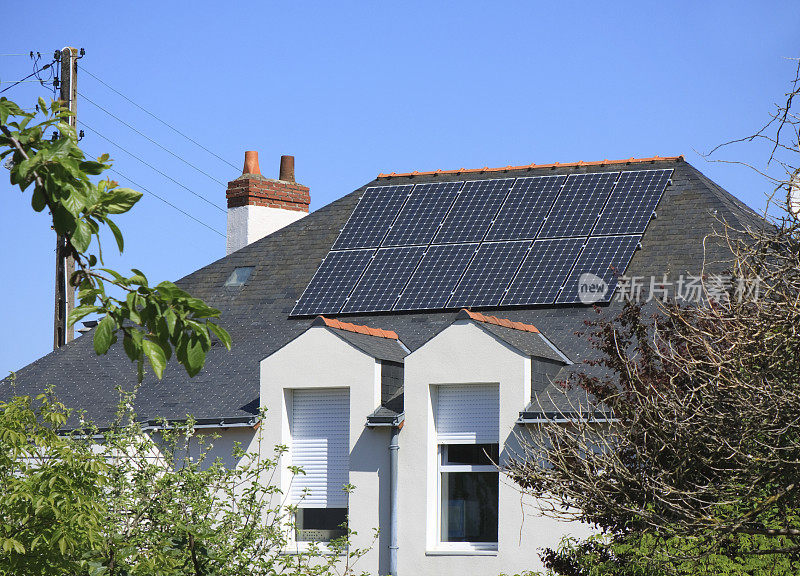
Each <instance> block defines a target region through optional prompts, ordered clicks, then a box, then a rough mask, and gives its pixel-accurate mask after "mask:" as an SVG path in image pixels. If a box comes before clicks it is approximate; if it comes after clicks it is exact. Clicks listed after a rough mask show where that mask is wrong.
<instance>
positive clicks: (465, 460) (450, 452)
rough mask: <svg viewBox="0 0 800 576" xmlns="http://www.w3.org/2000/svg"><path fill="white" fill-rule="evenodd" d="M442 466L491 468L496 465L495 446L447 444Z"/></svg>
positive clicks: (496, 451)
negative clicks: (469, 465) (464, 465)
mask: <svg viewBox="0 0 800 576" xmlns="http://www.w3.org/2000/svg"><path fill="white" fill-rule="evenodd" d="M445 450H446V452H445V454H446V458H445V460H444V462H443V463H444V464H473V465H479V466H491V465H492V464H497V461H498V460H497V456H498V447H497V444H447V445H446V446H445Z"/></svg>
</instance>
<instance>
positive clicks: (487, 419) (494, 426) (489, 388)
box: [436, 384, 500, 444]
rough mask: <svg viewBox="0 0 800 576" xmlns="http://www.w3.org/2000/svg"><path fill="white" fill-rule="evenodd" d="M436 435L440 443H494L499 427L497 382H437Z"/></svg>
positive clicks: (496, 439) (496, 440)
mask: <svg viewBox="0 0 800 576" xmlns="http://www.w3.org/2000/svg"><path fill="white" fill-rule="evenodd" d="M437 391H438V392H437V399H436V400H437V401H436V435H437V437H438V440H439V444H494V443H496V442H498V435H499V432H498V431H499V428H500V398H499V391H498V386H497V385H496V384H494V385H493V384H475V385H468V386H437Z"/></svg>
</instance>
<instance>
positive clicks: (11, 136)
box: [0, 98, 231, 382]
mask: <svg viewBox="0 0 800 576" xmlns="http://www.w3.org/2000/svg"><path fill="white" fill-rule="evenodd" d="M37 110H38V111H39V112H41V113H42V114H43V115H44V118H43V119H42V120H41V121H39V122H34V120H36V119H37V116H38V113H39V112H37V113H28V112H25V111H24V110H23V109H22V108H20V107H19V106H18V105H17V104H15V103H14V102H12V101H10V100H7V99H5V98H0V159H4V158H6V159H8V160H10V162H9V166H10V172H11V184H12V185H15V186H18V187H19V188H20V190H22V191H23V192H24V191H25V190H28V189H29V188H31V187H32V190H33V191H32V193H31V206H32V207H33V209H34V210H36V211H37V212H41V211H43V210H45V209H47V210H49V212H50V214H51V215H52V220H53V228H54V230H55V231H56V233H57V234H60V235H62V236H64V237H65V238H66V239H67V246H66V249H67V251H68V253H69V255H71V256H72V257H73V258H74V259H75V264H76V271H75V273H74V274H73V276H72V278H70V279H69V281H70V284H71V285H72V286H76V287H77V288H78V300H79V302H80V306H78V307H76V308H75V309H74V310H72V311H71V312H70V314H69V319H68V320H69V325H70V326H71V325H72V324H74V323H75V322H76V321H78V320H80V319H81V318H83V317H85V316H87V315H89V314H99V315H100V316H101V319H100V322H99V324H98V326H97V328H96V329H95V331H94V349H95V351H96V352H97V353H98V354H105V353H106V352H107V351H108V349H109V347H110V346H111V345H112V344H113V343H114V342H116V340H117V338H118V334H122V343H123V346H124V349H125V353H126V354H127V355H128V357H129V358H130V359H131V360H132V361H134V362H136V363H137V366H138V375H139V381H140V382H141V380H142V378H143V374H144V358H145V357H146V358H147V360H148V361H149V363H150V366H151V368H152V369H153V372H154V373H155V374H156V376H158V377H159V378H161V376H162V375H163V373H164V370H165V369H166V366H167V361H168V360H169V359H170V357H171V356H172V355H173V353H174V354H175V356H176V358H177V360H178V362H179V363H180V364H182V365H183V367H184V368H185V369H186V371H187V372H188V373H189V375H190V376H194V375H195V374H197V373H198V372H199V371H200V369H201V368H202V366H203V363H204V362H205V356H206V353H207V352H208V350H209V348H210V347H211V337H212V334H213V335H216V336H217V337H218V338H219V340H220V342H222V343H223V344H224V345H225V347H227V348H228V349H230V344H231V341H230V336H229V335H228V333H227V332H226V331H225V330H224V329H223V328H221V327H220V326H219V325H218V324H217V323H216V322H215V321H214V320H213V319H215V318H217V317H218V316H219V310H215V309H214V308H211V307H210V306H207V305H206V304H205V303H203V301H202V300H199V299H197V298H193V297H192V296H190V295H189V294H187V293H186V292H184V291H183V290H181V289H180V288H178V287H177V286H176V285H175V284H173V283H172V282H161V283H160V284H158V285H157V286H150V285H149V283H148V281H147V277H146V276H145V275H144V274H143V273H142V272H141V271H139V270H135V269H134V270H132V272H133V274H132V275H131V276H124V275H122V274H120V273H119V272H116V271H114V270H111V269H109V268H102V267H98V264H99V265H100V266H102V264H103V251H102V245H101V241H100V232H101V230H102V229H103V228H106V229H108V230H109V231H110V232H111V233H112V235H113V237H114V240H115V241H116V245H117V248H118V249H119V251H120V252H122V250H123V248H124V239H123V236H122V232H121V231H120V229H119V227H118V226H117V225H116V224H115V223H114V220H113V217H114V216H116V215H119V214H124V213H126V212H128V211H129V210H130V209H131V208H133V206H134V205H135V204H136V202H138V201H139V199H140V198H141V193H139V192H136V191H134V190H130V189H128V188H120V187H119V186H118V185H117V183H116V182H113V181H111V180H97V181H96V180H93V179H92V178H91V177H93V176H99V175H101V174H102V173H103V172H104V171H106V170H108V169H109V168H110V167H111V164H110V160H109V157H108V155H107V154H104V155H103V156H101V157H100V158H98V159H97V160H89V159H87V158H86V157H85V156H84V153H83V151H82V150H81V149H80V148H79V147H78V141H77V137H76V134H75V129H74V128H72V127H71V126H70V125H69V124H68V122H67V120H68V117H69V116H70V114H71V113H70V112H69V111H68V110H67V109H65V108H63V107H61V106H60V103H59V102H57V101H56V102H53V103H52V105H51V106H50V107H49V108H48V106H47V104H46V103H45V101H44V100H42V99H41V98H40V99H39V104H38V106H37ZM52 129H56V130H57V131H58V133H59V134H60V137H59V138H56V139H49V138H47V137H46V132H47V131H48V130H52ZM93 241H94V243H93ZM92 246H95V247H96V251H97V254H93V253H90V248H91V247H92ZM108 287H113V288H115V289H116V291H117V292H119V293H121V294H122V296H120V297H116V296H113V295H111V294H109V293H108V291H107V288H108Z"/></svg>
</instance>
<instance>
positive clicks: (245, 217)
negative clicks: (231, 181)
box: [225, 204, 308, 255]
mask: <svg viewBox="0 0 800 576" xmlns="http://www.w3.org/2000/svg"><path fill="white" fill-rule="evenodd" d="M304 216H308V212H302V211H300V210H285V209H283V208H272V207H269V206H254V205H250V204H248V205H246V206H236V207H234V208H228V225H227V235H226V241H225V254H226V255H228V254H230V253H231V252H236V251H237V250H239V249H241V248H244V247H245V246H247V245H248V244H250V243H252V242H255V241H256V240H260V239H261V238H263V237H264V236H268V235H269V234H272V233H273V232H276V231H278V230H280V229H281V228H283V227H284V226H288V225H289V224H291V223H292V222H296V221H297V220H300V218H302V217H304Z"/></svg>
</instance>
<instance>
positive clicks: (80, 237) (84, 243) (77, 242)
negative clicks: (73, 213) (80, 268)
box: [70, 220, 92, 253]
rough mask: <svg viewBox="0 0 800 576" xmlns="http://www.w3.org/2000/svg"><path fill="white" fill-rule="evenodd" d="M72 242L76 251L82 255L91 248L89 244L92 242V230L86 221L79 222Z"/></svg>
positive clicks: (71, 239) (71, 238)
mask: <svg viewBox="0 0 800 576" xmlns="http://www.w3.org/2000/svg"><path fill="white" fill-rule="evenodd" d="M70 242H71V243H72V246H73V247H74V248H75V250H77V251H78V252H81V253H83V252H86V250H87V249H88V248H89V244H90V243H91V242H92V229H91V227H90V226H89V224H88V223H87V222H86V221H85V220H78V221H77V223H76V226H75V231H74V232H73V233H72V236H71V237H70Z"/></svg>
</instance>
